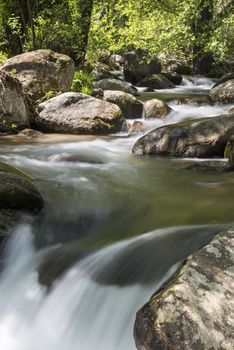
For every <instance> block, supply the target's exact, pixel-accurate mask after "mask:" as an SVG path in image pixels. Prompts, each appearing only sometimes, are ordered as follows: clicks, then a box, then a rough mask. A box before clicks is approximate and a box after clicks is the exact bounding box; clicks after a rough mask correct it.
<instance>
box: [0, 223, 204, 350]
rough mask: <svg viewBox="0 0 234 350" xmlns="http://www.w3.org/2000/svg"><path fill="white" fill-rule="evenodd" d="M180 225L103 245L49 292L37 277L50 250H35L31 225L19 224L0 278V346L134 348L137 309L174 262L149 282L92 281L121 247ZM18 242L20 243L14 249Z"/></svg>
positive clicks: (17, 349)
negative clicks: (39, 266) (144, 283)
mask: <svg viewBox="0 0 234 350" xmlns="http://www.w3.org/2000/svg"><path fill="white" fill-rule="evenodd" d="M202 227H204V226H202ZM190 228H191V227H190ZM190 228H189V227H188V230H189V229H190ZM178 229H179V228H178V227H177V228H168V229H161V230H157V231H153V232H149V233H147V234H145V235H142V236H139V237H136V238H132V239H129V240H126V241H122V242H118V243H115V244H112V245H111V246H108V247H105V248H103V249H101V250H99V251H98V252H97V253H94V254H92V255H89V256H87V257H86V258H84V259H83V260H81V261H80V262H78V263H77V264H76V265H75V266H74V267H73V268H71V269H70V270H69V272H68V273H67V274H66V275H65V276H64V277H63V278H62V279H61V280H60V281H58V282H57V283H56V284H55V285H54V287H53V289H52V290H51V291H50V293H47V292H46V289H45V287H43V286H41V285H40V284H39V283H38V272H37V266H38V265H39V264H40V262H41V261H42V260H43V257H44V255H45V254H46V253H48V251H47V252H46V251H45V250H44V251H42V252H39V253H35V251H34V248H33V246H32V237H31V235H30V228H29V226H28V225H21V226H20V227H19V229H18V232H17V234H16V235H15V237H14V239H13V240H15V244H13V242H11V243H10V249H9V250H8V263H7V269H6V271H7V273H4V274H3V276H2V278H1V283H0V296H1V297H0V349H1V350H22V349H23V350H32V349H34V350H41V349H44V350H77V349H82V350H120V349H121V350H131V349H132V350H133V349H135V346H134V341H133V335H132V334H133V324H134V319H135V313H136V311H137V310H138V309H139V308H140V307H141V306H142V305H143V304H144V303H145V301H146V300H147V299H148V298H149V297H150V295H151V294H152V293H153V292H154V291H155V290H156V289H157V288H159V287H160V286H161V285H162V283H164V282H165V281H166V280H167V279H168V278H169V277H170V276H171V275H172V274H173V273H174V272H175V271H176V269H177V268H178V264H174V265H173V266H171V267H170V268H169V269H168V271H167V273H163V276H161V277H159V276H158V279H156V280H154V282H153V283H152V284H147V285H141V284H139V283H136V282H135V283H134V284H127V285H123V286H121V287H120V286H118V285H115V284H108V283H107V284H100V283H98V282H96V281H97V280H98V276H99V275H101V274H102V271H105V270H106V269H107V268H108V267H109V266H110V265H111V264H112V263H115V262H116V259H119V258H121V256H122V255H121V254H122V253H123V252H128V251H129V249H130V251H131V249H133V250H132V251H133V252H134V251H135V250H134V249H137V248H139V247H141V245H142V244H144V242H150V241H151V240H153V239H155V238H157V239H158V238H160V237H165V236H166V235H170V234H174V233H175V230H178ZM181 229H182V228H181ZM184 229H186V228H185V227H183V230H184ZM20 235H21V236H22V235H23V236H24V237H23V238H22V239H21V238H19V236H20ZM17 241H18V243H19V244H17ZM17 245H18V246H20V247H21V248H20V249H19V251H18V253H17V254H16V249H17ZM25 253H26V254H25ZM162 263H163V262H162ZM15 266H16V267H17V268H15ZM152 268H155V267H153V266H152ZM96 278H97V279H96Z"/></svg>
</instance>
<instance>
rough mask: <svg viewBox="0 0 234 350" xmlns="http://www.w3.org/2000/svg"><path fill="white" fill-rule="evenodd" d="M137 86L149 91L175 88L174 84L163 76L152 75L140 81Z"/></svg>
mask: <svg viewBox="0 0 234 350" xmlns="http://www.w3.org/2000/svg"><path fill="white" fill-rule="evenodd" d="M137 86H139V87H148V88H151V89H172V88H174V87H175V84H173V83H172V81H170V80H169V79H167V78H166V77H165V76H164V75H163V74H153V75H150V76H148V77H146V78H144V79H143V80H141V81H140V82H139V83H138V84H137Z"/></svg>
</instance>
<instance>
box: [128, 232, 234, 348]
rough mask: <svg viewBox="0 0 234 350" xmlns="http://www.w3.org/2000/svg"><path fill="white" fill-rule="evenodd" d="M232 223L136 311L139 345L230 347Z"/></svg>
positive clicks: (233, 302)
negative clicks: (170, 281)
mask: <svg viewBox="0 0 234 350" xmlns="http://www.w3.org/2000/svg"><path fill="white" fill-rule="evenodd" d="M233 248H234V228H233V227H232V229H229V230H227V231H225V232H222V233H221V234H219V235H218V236H216V237H215V238H214V239H213V240H212V241H211V243H210V244H208V245H207V246H205V247H203V248H202V249H200V250H199V251H197V252H196V253H194V254H193V255H191V256H190V257H189V258H188V259H187V261H186V263H185V265H184V267H183V268H182V269H181V271H180V273H179V274H178V275H177V277H176V278H175V280H174V281H173V282H172V283H170V284H169V285H168V286H167V288H166V289H164V290H162V291H161V292H159V293H158V294H155V295H154V296H153V297H152V298H151V300H150V301H149V302H148V303H147V304H145V306H143V308H142V309H141V310H139V311H138V313H137V317H136V322H135V329H134V337H135V342H136V346H137V349H138V350H153V349H157V350H195V349H196V350H198V349H199V350H231V349H233V341H234V339H233V320H234V254H233V251H234V249H233Z"/></svg>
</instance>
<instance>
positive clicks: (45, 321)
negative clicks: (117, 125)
mask: <svg viewBox="0 0 234 350" xmlns="http://www.w3.org/2000/svg"><path fill="white" fill-rule="evenodd" d="M199 79H200V80H199ZM199 79H195V80H186V79H185V80H184V84H183V86H181V87H178V88H176V89H174V90H173V92H172V90H170V92H168V91H160V92H158V91H155V92H154V93H150V94H151V95H150V96H148V97H147V94H148V93H144V92H143V93H142V99H148V98H152V97H155V96H158V94H159V93H160V94H161V96H162V94H163V95H164V97H165V98H166V99H167V100H169V105H170V107H171V108H172V109H173V112H171V113H170V114H169V115H168V116H167V117H166V118H165V119H163V120H149V121H145V125H146V128H147V131H149V130H151V129H153V128H155V127H158V126H161V125H165V124H170V123H176V122H178V121H180V120H184V119H188V118H201V117H212V116H214V115H218V114H221V113H225V112H227V111H228V109H229V106H227V105H225V106H221V105H217V106H210V105H209V104H208V103H204V102H203V103H202V104H197V102H196V101H197V100H196V99H195V102H194V103H190V104H184V103H178V96H179V95H181V94H182V95H181V96H182V97H183V98H184V96H188V97H191V96H194V95H196V96H197V95H199V96H203V97H204V96H206V93H207V91H208V90H209V88H210V86H211V85H212V81H210V80H207V79H204V78H199ZM168 94H170V96H169V95H168ZM173 94H174V96H171V95H173ZM118 136H119V137H116V136H115V135H113V136H109V137H86V136H85V137H83V136H82V137H81V136H68V135H49V136H48V137H45V139H42V140H41V141H40V142H32V141H28V140H25V141H22V139H17V137H9V138H8V137H6V138H4V139H3V138H2V139H1V141H0V160H2V161H7V162H8V163H10V164H11V165H14V166H16V167H18V168H20V169H22V170H24V171H26V172H28V173H30V174H31V175H33V177H35V179H36V180H35V183H36V185H37V187H38V188H39V190H40V191H41V193H42V195H43V197H44V199H45V208H44V210H43V212H42V213H41V214H40V215H39V216H38V217H37V218H32V217H28V216H24V217H22V220H21V223H20V224H19V225H18V227H17V228H16V229H15V232H14V233H13V235H12V236H11V238H10V240H9V241H8V243H7V245H6V247H5V251H4V255H3V262H2V265H3V267H2V273H1V276H0V296H1V297H0V349H1V350H32V349H34V350H42V349H43V350H78V349H80V350H133V349H135V346H134V339H133V325H134V320H135V314H136V311H137V310H138V309H139V308H140V307H141V306H143V304H144V303H145V302H146V301H147V300H148V299H149V298H150V296H151V295H152V294H153V293H154V292H155V291H156V290H157V289H159V288H160V287H161V286H162V285H163V283H165V282H166V281H167V280H168V278H170V277H171V276H172V275H173V274H174V273H175V272H176V271H177V270H178V268H179V267H180V266H181V263H182V262H183V261H184V259H186V257H187V256H188V255H189V254H191V253H192V252H194V251H195V250H196V249H199V248H200V247H201V246H202V245H204V244H206V243H208V242H209V241H210V240H211V239H212V237H213V236H214V235H215V234H217V233H218V232H220V231H222V230H223V229H225V227H227V225H228V224H229V223H230V222H231V221H232V220H233V197H234V186H233V184H234V176H233V174H230V173H222V174H221V173H218V172H217V173H216V172H193V171H190V170H187V167H188V165H190V164H191V163H192V162H194V161H197V160H196V159H193V160H191V159H190V160H184V159H179V160H178V159H177V160H176V159H171V160H169V159H160V158H154V157H139V156H136V155H133V154H131V148H132V146H133V144H134V142H135V141H136V139H137V138H138V137H139V136H133V137H129V138H127V137H121V135H118ZM123 136H124V135H123ZM69 159H70V160H71V161H68V160H69Z"/></svg>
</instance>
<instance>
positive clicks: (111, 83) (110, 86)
mask: <svg viewBox="0 0 234 350" xmlns="http://www.w3.org/2000/svg"><path fill="white" fill-rule="evenodd" d="M93 86H94V88H98V89H102V90H114V91H123V92H126V93H128V94H132V95H136V93H137V90H136V89H135V88H134V87H133V86H130V85H129V84H127V83H126V82H125V81H121V80H118V79H102V80H99V81H97V82H95V83H94V84H93Z"/></svg>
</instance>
